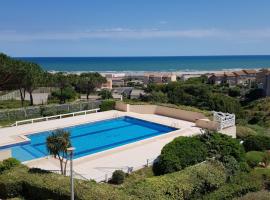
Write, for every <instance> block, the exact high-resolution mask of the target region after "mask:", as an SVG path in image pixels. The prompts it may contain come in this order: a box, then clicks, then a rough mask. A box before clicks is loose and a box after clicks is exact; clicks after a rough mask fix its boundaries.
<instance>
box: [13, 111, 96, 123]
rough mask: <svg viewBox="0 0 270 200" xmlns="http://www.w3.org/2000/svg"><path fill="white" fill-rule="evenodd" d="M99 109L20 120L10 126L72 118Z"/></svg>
mask: <svg viewBox="0 0 270 200" xmlns="http://www.w3.org/2000/svg"><path fill="white" fill-rule="evenodd" d="M99 110H100V109H99V108H95V109H91V110H84V111H79V112H72V113H66V114H61V115H53V116H49V117H39V118H34V119H26V120H21V121H16V122H15V123H14V124H13V125H12V126H18V125H20V124H28V123H32V124H33V123H35V122H41V121H48V120H50V119H62V118H63V117H71V116H72V117H74V116H77V115H81V114H84V115H86V114H88V113H90V112H97V111H99Z"/></svg>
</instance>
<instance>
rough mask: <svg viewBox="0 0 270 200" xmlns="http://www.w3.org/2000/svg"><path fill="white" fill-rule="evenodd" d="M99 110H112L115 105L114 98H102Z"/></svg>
mask: <svg viewBox="0 0 270 200" xmlns="http://www.w3.org/2000/svg"><path fill="white" fill-rule="evenodd" d="M99 107H100V111H107V110H113V109H114V107H115V101H114V100H104V101H102V103H101V104H100V106H99Z"/></svg>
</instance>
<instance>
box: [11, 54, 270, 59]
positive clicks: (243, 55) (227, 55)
mask: <svg viewBox="0 0 270 200" xmlns="http://www.w3.org/2000/svg"><path fill="white" fill-rule="evenodd" d="M239 56H240V57H249V56H270V54H237V55H230V54H224V55H222V54H220V55H219V54H218V55H169V56H168V55H160V56H159V55H154V56H149V55H146V56H140V55H138V56H137V55H135V56H11V57H12V58H15V59H16V58H22V59H23V58H155V57H165V58H167V57H239Z"/></svg>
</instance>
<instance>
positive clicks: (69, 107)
mask: <svg viewBox="0 0 270 200" xmlns="http://www.w3.org/2000/svg"><path fill="white" fill-rule="evenodd" d="M100 103H101V101H81V102H77V103H71V104H60V105H45V106H33V107H25V108H19V109H10V110H3V111H0V121H18V120H24V119H31V118H37V117H46V116H52V115H59V114H66V113H71V112H78V111H83V110H90V109H95V108H99V105H100Z"/></svg>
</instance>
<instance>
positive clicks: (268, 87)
mask: <svg viewBox="0 0 270 200" xmlns="http://www.w3.org/2000/svg"><path fill="white" fill-rule="evenodd" d="M256 82H257V84H258V85H259V87H261V88H263V89H264V92H265V95H266V96H270V69H261V70H260V71H259V72H258V73H257V76H256Z"/></svg>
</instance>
